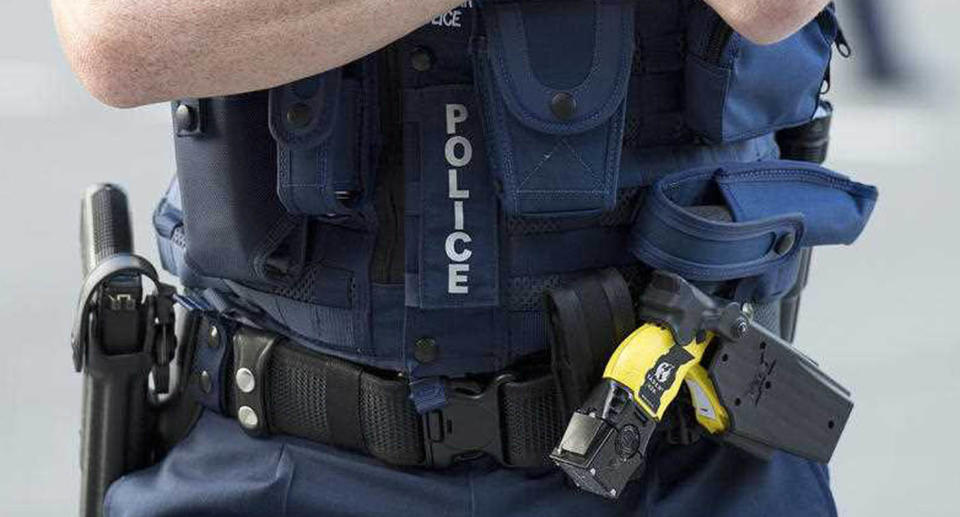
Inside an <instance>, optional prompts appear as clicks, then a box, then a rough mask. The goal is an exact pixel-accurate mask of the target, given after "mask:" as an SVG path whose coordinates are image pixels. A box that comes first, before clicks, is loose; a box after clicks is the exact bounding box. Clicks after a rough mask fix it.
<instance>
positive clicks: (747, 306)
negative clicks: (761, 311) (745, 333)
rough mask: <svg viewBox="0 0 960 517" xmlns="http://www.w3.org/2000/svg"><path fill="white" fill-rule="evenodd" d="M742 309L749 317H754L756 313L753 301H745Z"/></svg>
mask: <svg viewBox="0 0 960 517" xmlns="http://www.w3.org/2000/svg"><path fill="white" fill-rule="evenodd" d="M740 311H741V312H743V315H744V316H746V317H747V318H749V319H753V315H754V314H755V313H756V309H754V308H753V304H752V303H744V304H743V305H741V306H740Z"/></svg>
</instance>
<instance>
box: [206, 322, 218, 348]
mask: <svg viewBox="0 0 960 517" xmlns="http://www.w3.org/2000/svg"><path fill="white" fill-rule="evenodd" d="M207 337H208V339H207V346H209V347H210V348H217V347H218V346H220V331H219V330H217V327H215V326H214V325H210V334H209V335H208V336H207Z"/></svg>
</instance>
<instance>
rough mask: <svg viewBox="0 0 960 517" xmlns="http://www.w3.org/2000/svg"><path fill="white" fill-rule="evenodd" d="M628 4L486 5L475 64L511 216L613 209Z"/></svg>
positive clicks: (629, 54)
mask: <svg viewBox="0 0 960 517" xmlns="http://www.w3.org/2000/svg"><path fill="white" fill-rule="evenodd" d="M634 7H635V4H634V3H633V2H632V1H631V0H623V1H600V0H594V1H570V0H559V1H555V2H516V1H502V0H492V1H487V2H484V3H483V9H484V10H483V21H484V26H485V31H486V35H485V37H482V38H478V40H477V46H476V52H475V55H474V63H475V68H476V77H477V82H478V84H479V86H480V90H481V99H482V104H483V114H484V119H483V122H484V131H485V137H486V141H487V147H488V154H489V163H490V168H491V171H492V173H493V175H494V178H495V179H496V182H497V184H498V190H499V191H500V197H501V201H502V204H503V207H504V210H505V211H506V212H507V213H508V214H511V215H527V216H555V215H587V214H591V213H597V212H603V211H608V210H611V209H613V207H614V205H615V203H616V196H617V184H618V175H619V167H620V150H621V147H622V141H623V133H624V113H625V105H626V101H625V99H626V92H627V84H628V82H629V78H630V70H631V65H632V62H633V45H634Z"/></svg>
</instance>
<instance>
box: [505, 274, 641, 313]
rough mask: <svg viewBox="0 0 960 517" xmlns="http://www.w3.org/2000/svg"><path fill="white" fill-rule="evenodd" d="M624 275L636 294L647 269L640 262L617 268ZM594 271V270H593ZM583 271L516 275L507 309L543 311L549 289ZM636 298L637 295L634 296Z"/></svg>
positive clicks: (508, 293) (510, 281)
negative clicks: (544, 300) (544, 299)
mask: <svg viewBox="0 0 960 517" xmlns="http://www.w3.org/2000/svg"><path fill="white" fill-rule="evenodd" d="M617 270H618V271H620V274H621V275H623V278H624V280H626V282H627V285H628V286H629V287H630V289H631V295H636V294H637V293H635V292H634V288H635V287H636V289H637V290H639V288H640V286H642V280H643V279H644V278H645V277H643V276H641V275H642V274H643V273H644V272H645V271H646V270H645V269H644V268H643V266H641V265H640V264H639V263H637V264H635V265H630V266H622V267H618V268H617ZM591 271H592V270H591ZM579 274H582V273H566V274H556V275H537V276H515V277H511V278H510V279H509V280H507V310H510V311H513V312H518V311H519V312H523V311H527V312H529V311H542V310H543V297H544V295H545V294H546V292H547V290H548V289H555V288H557V287H560V286H561V285H562V284H563V283H564V282H567V281H568V280H570V279H571V278H573V277H575V276H577V275H579ZM634 299H636V296H634Z"/></svg>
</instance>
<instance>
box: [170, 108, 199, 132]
mask: <svg viewBox="0 0 960 517" xmlns="http://www.w3.org/2000/svg"><path fill="white" fill-rule="evenodd" d="M174 117H175V119H176V121H177V131H193V130H195V129H196V128H197V118H196V117H194V116H193V108H191V107H190V106H187V105H186V104H183V103H181V104H180V105H179V106H177V111H176V113H175V115H174Z"/></svg>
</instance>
